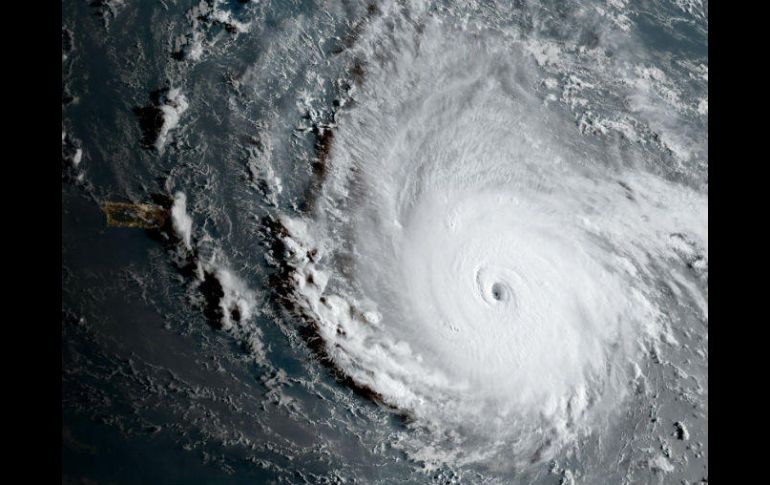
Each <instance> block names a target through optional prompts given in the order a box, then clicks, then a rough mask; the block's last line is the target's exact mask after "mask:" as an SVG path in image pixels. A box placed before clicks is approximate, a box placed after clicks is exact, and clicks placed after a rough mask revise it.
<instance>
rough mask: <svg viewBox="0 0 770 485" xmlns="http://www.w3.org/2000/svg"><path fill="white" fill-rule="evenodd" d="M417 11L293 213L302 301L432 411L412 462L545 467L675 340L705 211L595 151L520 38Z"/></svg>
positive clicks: (344, 354)
mask: <svg viewBox="0 0 770 485" xmlns="http://www.w3.org/2000/svg"><path fill="white" fill-rule="evenodd" d="M411 15H412V16H411V17H410V16H403V17H397V16H395V15H394V17H392V18H387V19H385V20H383V21H382V23H381V24H376V25H375V26H373V27H372V29H373V30H375V31H376V35H375V39H376V41H371V42H367V41H366V40H362V41H361V45H359V46H358V48H359V49H360V53H359V55H360V56H361V59H362V61H361V62H362V64H363V65H364V66H365V74H364V75H363V80H362V81H361V82H360V85H358V86H355V87H354V88H355V89H354V93H353V94H352V95H351V97H350V103H351V104H352V107H350V108H349V109H346V110H344V111H341V112H340V113H339V114H338V117H337V120H336V125H335V126H334V127H333V128H327V129H329V130H331V129H333V130H334V132H333V134H334V136H333V139H332V140H333V141H332V142H330V145H331V147H330V148H329V153H328V154H327V155H325V157H324V161H323V163H324V167H323V171H322V175H319V177H320V178H321V179H322V180H321V183H320V188H319V189H318V191H317V193H315V194H313V195H312V196H311V199H312V201H313V203H312V204H311V205H312V209H311V210H309V214H308V216H307V217H305V218H292V217H284V218H283V219H282V223H283V225H284V226H285V228H286V234H285V236H284V241H285V242H286V245H287V248H288V250H287V257H288V261H289V263H290V265H291V266H292V267H293V268H294V272H293V273H292V278H293V285H294V290H293V296H294V301H295V302H296V303H297V304H298V305H299V307H300V308H301V309H302V312H303V313H304V314H305V315H307V316H308V317H310V318H311V319H312V321H313V322H314V327H315V329H316V330H317V333H318V335H319V336H320V337H321V338H322V340H323V343H324V349H325V353H326V354H327V355H328V357H329V358H330V360H331V361H332V362H333V364H334V365H335V366H336V367H337V368H339V369H340V370H341V371H342V372H344V373H345V374H346V375H347V376H349V377H350V378H352V380H353V381H354V382H355V384H356V385H358V386H362V387H364V388H366V389H367V390H369V391H371V392H372V393H374V394H375V395H376V396H377V399H378V400H381V401H382V402H383V403H384V404H386V405H388V406H392V407H393V408H395V409H396V410H397V411H399V412H403V413H405V414H406V415H408V416H409V417H410V419H412V420H413V426H414V428H415V429H416V430H418V431H419V432H422V434H419V433H416V434H419V436H420V437H419V438H417V439H414V440H410V441H411V442H410V443H409V444H408V445H406V446H407V448H408V449H409V450H410V452H411V453H413V454H415V455H417V456H419V457H421V458H423V459H427V460H428V461H436V462H442V461H445V460H451V461H454V462H460V463H474V462H482V463H487V464H491V463H497V465H495V466H497V467H500V466H501V465H500V464H501V463H505V465H502V466H512V467H526V465H527V464H532V463H539V462H542V461H544V460H548V459H550V458H552V457H553V455H554V453H555V452H557V451H558V450H559V449H560V448H561V447H562V446H564V445H566V444H569V443H570V442H574V440H576V439H578V438H579V437H580V436H583V435H586V434H590V433H592V432H597V431H596V430H597V429H600V428H601V426H603V425H602V424H601V423H603V422H605V421H606V420H609V419H611V418H612V414H613V411H614V410H616V409H617V408H618V406H621V405H622V403H623V400H624V397H625V396H626V395H627V394H628V393H630V392H632V391H633V385H632V383H633V381H634V379H635V373H636V372H638V369H639V365H640V363H641V362H642V361H643V360H644V359H645V358H647V355H646V354H645V348H646V346H648V345H653V343H654V342H655V341H656V340H660V339H661V338H666V337H667V336H669V338H671V337H670V333H669V332H670V329H669V327H668V326H667V325H668V324H667V323H666V322H667V319H666V312H667V310H666V305H665V303H664V302H665V299H666V295H665V290H664V289H663V288H661V286H660V285H661V282H662V281H665V280H666V279H667V278H668V277H669V275H668V273H669V271H670V267H671V265H672V264H675V263H676V262H677V261H679V260H680V256H678V255H677V253H676V251H675V250H676V248H677V247H678V246H677V245H676V244H677V243H681V244H685V245H686V247H687V250H688V251H690V252H698V251H699V252H700V254H705V251H706V249H707V225H706V220H707V199H706V197H705V196H704V195H702V194H700V193H699V192H698V191H696V190H694V189H693V188H692V187H688V186H686V185H684V184H681V183H676V182H674V181H671V180H668V179H667V178H666V177H664V176H660V175H657V174H654V173H650V171H648V170H644V169H643V168H640V167H639V166H638V165H637V166H634V165H633V164H625V163H623V162H622V161H619V160H618V159H617V151H618V150H619V148H618V147H613V146H612V144H597V143H596V142H595V141H593V140H590V139H589V140H587V139H585V137H583V136H582V135H581V133H580V132H579V131H578V130H577V129H576V128H575V126H574V123H572V120H571V118H570V117H569V116H566V114H565V112H564V110H563V109H561V108H560V107H558V106H553V105H551V104H549V103H547V102H543V100H542V97H541V96H538V95H535V94H533V93H532V91H533V89H534V90H535V91H537V88H538V86H539V84H542V80H540V79H539V78H538V66H537V62H536V61H533V60H532V59H531V57H529V56H528V52H527V50H526V46H523V45H522V44H521V43H520V42H516V40H511V39H509V38H506V37H505V36H504V35H501V34H500V33H499V32H496V31H492V30H488V29H472V28H469V27H467V26H447V24H446V23H443V22H440V21H438V20H437V19H435V18H430V17H425V18H422V17H420V16H419V14H415V13H411ZM383 31H384V32H383ZM383 37H385V38H386V39H387V42H383V41H382V39H383ZM602 74H604V73H599V74H598V75H602ZM613 148H615V149H614V150H613ZM685 241H686V243H685ZM700 262H701V264H702V265H703V264H705V260H702V261H700ZM706 269H707V268H706ZM688 290H689V291H691V292H692V293H693V295H692V298H695V299H698V298H701V299H702V298H703V296H702V293H701V291H702V289H701V288H698V286H697V284H694V283H690V284H689V285H688ZM504 457H507V458H506V459H504V460H503V458H504Z"/></svg>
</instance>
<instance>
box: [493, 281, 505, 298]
mask: <svg viewBox="0 0 770 485" xmlns="http://www.w3.org/2000/svg"><path fill="white" fill-rule="evenodd" d="M492 298H494V299H495V300H497V301H502V300H504V299H505V287H504V286H503V285H502V284H500V283H495V284H493V285H492Z"/></svg>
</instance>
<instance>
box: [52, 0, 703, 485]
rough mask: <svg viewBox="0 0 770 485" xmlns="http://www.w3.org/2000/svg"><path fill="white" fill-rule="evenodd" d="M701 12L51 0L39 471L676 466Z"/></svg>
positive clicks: (94, 476)
mask: <svg viewBox="0 0 770 485" xmlns="http://www.w3.org/2000/svg"><path fill="white" fill-rule="evenodd" d="M708 74H709V66H708V2H707V1H701V0H645V1H640V2H631V1H628V0H584V1H580V2H574V1H562V0H533V1H526V2H525V1H520V0H483V1H479V0H469V1H456V0H371V1H369V0H367V1H366V2H359V1H351V0H303V1H274V0H248V1H231V0H194V1H165V2H125V1H122V0H104V1H99V2H81V1H78V2H75V1H63V2H62V164H61V170H62V325H61V331H62V370H63V372H62V483H85V482H94V483H102V482H104V483H212V484H218V483H227V484H230V483H236V484H241V483H243V484H253V483H275V484H298V483H305V484H348V483H364V484H369V483H371V484H393V483H399V484H400V483H404V484H433V485H439V484H441V485H448V484H457V485H459V484H533V485H534V484H537V485H555V484H559V485H575V484H578V483H579V484H587V485H593V484H616V483H617V484H635V483H650V484H663V483H691V484H696V483H697V484H703V483H707V482H708V418H709V407H708V397H709V386H708V357H709V349H708V343H709V341H708V323H709V316H708V301H709V291H708V283H709V244H708V239H709V238H708V229H709V228H708V220H709V213H708V198H709V176H708V162H709V150H708V142H709V139H708V116H709V113H708V98H709V92H708Z"/></svg>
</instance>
